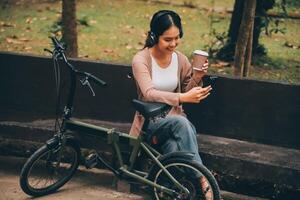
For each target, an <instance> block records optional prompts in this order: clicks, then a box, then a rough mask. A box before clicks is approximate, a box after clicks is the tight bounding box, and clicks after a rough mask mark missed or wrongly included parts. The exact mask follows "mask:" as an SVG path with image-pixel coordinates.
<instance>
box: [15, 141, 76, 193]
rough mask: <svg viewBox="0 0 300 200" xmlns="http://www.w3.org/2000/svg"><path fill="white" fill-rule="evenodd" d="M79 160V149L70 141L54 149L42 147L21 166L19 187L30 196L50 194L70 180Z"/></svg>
mask: <svg viewBox="0 0 300 200" xmlns="http://www.w3.org/2000/svg"><path fill="white" fill-rule="evenodd" d="M79 159H80V148H79V147H78V146H77V145H75V144H74V143H73V142H72V141H70V140H67V141H66V143H65V144H64V145H59V146H57V147H54V148H49V147H48V146H47V145H44V146H42V147H41V148H39V149H38V150H37V151H36V152H35V153H34V154H32V156H31V157H30V158H29V159H28V160H27V162H26V163H25V165H24V166H23V168H22V170H21V174H20V186H21V188H22V190H23V191H24V192H25V193H26V194H28V195H31V196H42V195H46V194H49V193H52V192H54V191H56V190H57V189H59V188H60V187H62V186H63V185H64V184H65V183H66V182H67V181H69V180H70V179H71V177H72V176H73V175H74V173H75V171H76V169H77V168H78V165H79Z"/></svg>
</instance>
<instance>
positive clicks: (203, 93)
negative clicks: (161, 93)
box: [179, 86, 212, 103]
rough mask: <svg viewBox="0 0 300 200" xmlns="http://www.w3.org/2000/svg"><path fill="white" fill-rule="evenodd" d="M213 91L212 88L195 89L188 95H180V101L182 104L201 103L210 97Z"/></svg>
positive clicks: (187, 93)
mask: <svg viewBox="0 0 300 200" xmlns="http://www.w3.org/2000/svg"><path fill="white" fill-rule="evenodd" d="M211 90H212V87H211V86H207V87H204V88H202V87H193V88H192V89H191V90H189V91H188V92H186V93H180V95H179V101H180V102H181V103H199V102H200V101H201V100H203V99H205V98H206V97H208V95H210V91H211Z"/></svg>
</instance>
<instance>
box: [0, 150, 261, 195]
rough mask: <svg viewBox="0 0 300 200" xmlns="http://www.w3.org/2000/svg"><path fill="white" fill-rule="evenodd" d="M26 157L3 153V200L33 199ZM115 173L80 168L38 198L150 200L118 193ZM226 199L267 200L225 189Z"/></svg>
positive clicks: (0, 164)
mask: <svg viewBox="0 0 300 200" xmlns="http://www.w3.org/2000/svg"><path fill="white" fill-rule="evenodd" d="M24 162H25V160H24V159H20V158H15V157H5V156H0V200H29V199H32V198H31V197H30V196H27V195H26V194H25V193H23V192H22V190H21V188H20V187H19V173H20V170H21V167H22V165H23V164H24ZM113 179H114V176H113V174H111V173H110V172H109V171H107V170H100V169H92V170H85V169H84V168H80V170H79V171H78V172H77V173H76V174H75V176H74V177H73V178H72V179H71V180H70V181H69V182H68V183H67V184H66V185H65V186H64V187H62V188H61V189H60V190H59V191H58V192H56V193H54V194H51V195H47V196H44V197H39V198H34V199H37V200H87V199H88V200H103V199H104V200H149V199H150V198H149V196H148V195H146V194H128V193H124V192H117V191H116V190H115V189H114V188H113V187H112V183H113ZM222 196H223V198H224V200H265V199H261V198H255V197H248V196H243V195H238V194H234V193H229V192H225V191H222Z"/></svg>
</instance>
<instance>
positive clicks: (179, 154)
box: [159, 151, 194, 161]
mask: <svg viewBox="0 0 300 200" xmlns="http://www.w3.org/2000/svg"><path fill="white" fill-rule="evenodd" d="M171 158H181V159H187V160H192V159H193V158H194V153H192V152H188V151H177V152H171V153H167V154H165V155H163V156H162V157H160V158H159V160H160V161H163V160H167V159H171Z"/></svg>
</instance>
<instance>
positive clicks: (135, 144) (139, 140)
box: [64, 119, 189, 195]
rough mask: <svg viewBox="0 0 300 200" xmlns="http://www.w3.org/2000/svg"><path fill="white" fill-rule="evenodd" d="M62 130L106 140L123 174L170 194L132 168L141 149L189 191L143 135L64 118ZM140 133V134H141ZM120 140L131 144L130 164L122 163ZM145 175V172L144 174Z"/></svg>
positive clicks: (182, 188) (166, 189) (176, 182)
mask: <svg viewBox="0 0 300 200" xmlns="http://www.w3.org/2000/svg"><path fill="white" fill-rule="evenodd" d="M64 130H71V131H74V132H79V133H80V132H83V133H85V134H87V135H91V136H96V137H101V138H102V139H104V140H106V141H107V143H108V144H110V145H112V146H113V147H114V149H115V152H116V155H117V158H118V161H119V163H120V168H119V169H118V170H120V171H121V172H123V173H124V174H125V175H127V176H129V177H132V178H134V179H136V180H138V181H140V182H142V183H145V184H147V185H151V186H153V187H155V188H156V189H158V190H161V191H163V192H165V193H168V194H170V195H172V194H173V193H174V192H175V191H174V190H171V189H169V188H166V187H164V186H162V185H159V184H156V183H154V182H152V181H150V180H148V179H147V178H145V176H143V175H142V173H139V172H138V171H136V170H134V169H133V168H134V164H135V162H136V158H137V157H138V154H139V153H140V150H141V149H142V150H143V151H144V152H145V153H146V154H147V155H148V156H149V157H150V158H151V159H152V160H153V161H154V162H155V163H156V164H157V165H158V166H159V167H160V168H161V169H162V170H163V172H164V173H165V174H166V175H167V176H168V177H169V178H170V180H171V181H172V183H173V184H174V185H176V186H177V187H178V188H180V190H182V191H184V193H186V194H189V191H188V190H187V189H186V188H185V187H183V186H182V185H181V184H180V183H179V182H178V181H177V180H176V179H175V178H174V177H173V176H172V175H171V174H170V173H169V171H168V170H167V169H166V168H165V167H164V166H163V164H162V163H161V162H160V161H159V158H160V156H161V154H160V153H159V152H157V151H156V150H155V149H154V148H152V147H151V146H150V145H148V144H147V143H144V142H143V137H142V136H139V137H133V136H130V135H128V134H126V133H122V132H119V131H115V129H107V128H104V127H100V126H96V125H93V124H88V123H85V122H81V121H75V120H70V119H66V120H65V121H64ZM141 135H142V134H141ZM120 142H122V143H127V144H130V146H132V153H131V155H130V159H129V161H130V166H129V167H128V166H127V165H125V164H124V160H123V157H122V154H121V150H120ZM144 175H146V174H144Z"/></svg>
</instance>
